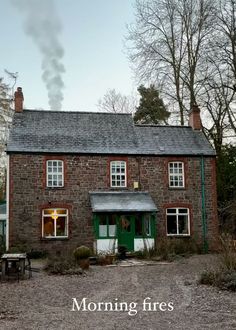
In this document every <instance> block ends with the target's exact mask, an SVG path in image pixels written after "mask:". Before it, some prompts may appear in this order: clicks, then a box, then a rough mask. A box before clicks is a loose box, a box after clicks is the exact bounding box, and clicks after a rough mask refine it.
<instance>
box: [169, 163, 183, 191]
mask: <svg viewBox="0 0 236 330" xmlns="http://www.w3.org/2000/svg"><path fill="white" fill-rule="evenodd" d="M169 186H170V187H171V188H172V187H173V188H183V187H184V163H181V162H171V163H169Z"/></svg>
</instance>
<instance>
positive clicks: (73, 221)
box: [9, 154, 218, 249]
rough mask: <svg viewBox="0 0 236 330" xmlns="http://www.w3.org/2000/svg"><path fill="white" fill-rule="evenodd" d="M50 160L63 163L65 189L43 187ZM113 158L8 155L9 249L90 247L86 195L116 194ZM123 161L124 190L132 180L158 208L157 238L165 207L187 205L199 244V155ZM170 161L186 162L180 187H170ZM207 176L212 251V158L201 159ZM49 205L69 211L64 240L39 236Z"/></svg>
mask: <svg viewBox="0 0 236 330" xmlns="http://www.w3.org/2000/svg"><path fill="white" fill-rule="evenodd" d="M115 157H116V156H115ZM52 158H54V159H61V160H64V168H65V177H64V187H63V188H47V187H46V185H45V182H46V180H45V179H46V168H45V164H46V160H48V159H52ZM121 158H122V157H119V159H121ZM113 159H114V158H113V157H110V156H71V155H64V156H62V155H55V156H54V157H52V156H51V155H49V156H45V155H26V154H15V155H10V215H9V218H10V246H14V245H16V244H18V243H19V242H20V243H22V242H23V243H24V242H25V243H27V245H28V246H29V247H31V248H34V249H61V248H63V249H65V248H67V247H68V248H70V247H75V246H77V245H80V244H86V245H89V246H90V247H92V245H93V240H94V235H93V224H92V212H91V207H90V200H89V191H95V190H103V191H107V190H117V188H110V187H109V161H110V160H113ZM124 159H125V160H127V162H128V165H127V177H128V180H127V184H128V187H127V188H126V190H127V189H128V190H133V182H134V181H139V183H140V188H139V189H140V190H142V191H149V192H150V194H151V196H152V198H153V200H154V202H155V204H156V206H157V208H158V209H159V212H158V214H157V233H158V237H163V236H166V207H171V206H173V207H176V206H178V205H179V206H180V207H181V206H183V205H185V206H186V205H187V206H188V207H189V209H190V221H191V235H192V237H194V238H195V239H197V241H198V242H199V244H202V209H201V173H200V168H201V163H200V162H201V160H200V157H174V158H173V157H152V156H150V157H138V156H137V157H135V156H133V157H130V156H129V157H124ZM173 160H176V161H182V162H184V164H185V183H186V186H185V188H184V189H183V188H181V189H174V188H169V187H168V162H169V161H173ZM205 177H206V186H205V189H206V192H205V195H206V213H207V222H208V226H207V227H208V234H207V238H208V241H209V245H210V248H214V247H215V245H216V242H217V237H218V221H217V207H216V180H215V159H214V158H211V157H209V158H205ZM118 190H120V189H118ZM50 207H66V208H68V209H69V238H68V239H56V240H54V241H51V240H45V239H42V238H41V225H42V224H41V221H42V219H41V218H42V216H41V213H42V209H43V208H50ZM158 237H157V239H158Z"/></svg>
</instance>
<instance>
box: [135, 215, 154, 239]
mask: <svg viewBox="0 0 236 330" xmlns="http://www.w3.org/2000/svg"><path fill="white" fill-rule="evenodd" d="M135 236H136V237H148V236H151V215H150V214H141V213H140V214H137V215H136V216H135Z"/></svg>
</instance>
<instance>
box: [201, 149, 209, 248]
mask: <svg viewBox="0 0 236 330" xmlns="http://www.w3.org/2000/svg"><path fill="white" fill-rule="evenodd" d="M201 195H202V196H201V197H202V231H203V251H204V253H207V252H208V241H207V223H206V198H205V162H204V157H203V155H202V156H201Z"/></svg>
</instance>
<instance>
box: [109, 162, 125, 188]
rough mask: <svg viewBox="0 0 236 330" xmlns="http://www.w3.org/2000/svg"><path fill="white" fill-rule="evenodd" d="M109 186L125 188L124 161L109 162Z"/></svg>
mask: <svg viewBox="0 0 236 330" xmlns="http://www.w3.org/2000/svg"><path fill="white" fill-rule="evenodd" d="M110 182H111V187H114V188H125V187H126V186H127V178H126V162H125V161H123V160H116V161H111V163H110Z"/></svg>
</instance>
